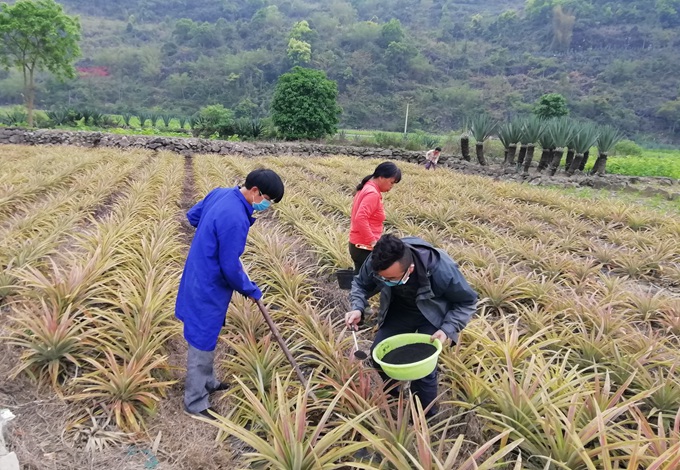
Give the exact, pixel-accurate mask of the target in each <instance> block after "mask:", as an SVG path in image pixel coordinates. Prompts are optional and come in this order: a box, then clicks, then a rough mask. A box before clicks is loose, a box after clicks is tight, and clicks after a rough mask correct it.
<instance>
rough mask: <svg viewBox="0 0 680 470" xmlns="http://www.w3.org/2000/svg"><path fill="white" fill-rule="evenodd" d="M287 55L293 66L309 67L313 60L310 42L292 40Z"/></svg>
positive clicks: (289, 42)
mask: <svg viewBox="0 0 680 470" xmlns="http://www.w3.org/2000/svg"><path fill="white" fill-rule="evenodd" d="M287 54H288V59H289V60H290V61H291V63H292V64H294V65H307V64H308V63H309V62H310V61H311V60H312V46H311V45H310V44H309V43H308V42H305V41H300V40H299V39H295V38H290V40H289V41H288V50H287Z"/></svg>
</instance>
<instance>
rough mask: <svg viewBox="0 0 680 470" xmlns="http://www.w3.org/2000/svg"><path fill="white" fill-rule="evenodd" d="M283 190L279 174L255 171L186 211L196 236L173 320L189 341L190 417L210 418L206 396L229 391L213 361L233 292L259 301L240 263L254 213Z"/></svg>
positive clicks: (187, 386)
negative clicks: (238, 184) (242, 183)
mask: <svg viewBox="0 0 680 470" xmlns="http://www.w3.org/2000/svg"><path fill="white" fill-rule="evenodd" d="M283 191H284V186H283V182H282V181H281V178H280V177H279V175H277V174H276V173H275V172H274V171H272V170H268V169H258V170H254V171H252V172H251V173H249V174H248V176H247V177H246V181H245V185H244V186H243V187H239V186H237V187H235V188H217V189H213V190H212V191H211V192H210V193H209V194H208V195H207V196H206V197H205V198H204V199H203V200H202V201H199V202H198V203H197V204H196V205H195V206H194V207H192V208H191V209H190V210H189V212H187V219H189V223H190V224H191V225H193V226H194V227H196V234H195V235H194V239H193V241H192V242H191V247H190V249H189V255H188V256H187V260H186V264H185V265H184V272H183V273H182V279H181V281H180V284H179V291H178V293H177V302H176V305H175V316H176V317H177V318H178V319H179V320H181V321H182V322H184V338H185V339H186V340H187V343H189V351H188V356H187V376H186V382H185V387H184V410H185V411H186V412H187V413H189V414H191V415H196V416H202V417H205V418H209V419H214V418H213V416H212V415H211V414H210V411H212V410H211V408H210V402H209V395H210V394H211V393H213V392H216V391H219V390H225V389H226V388H227V385H226V384H225V383H223V382H220V381H219V380H217V379H216V378H215V373H214V370H213V362H214V356H215V347H216V346H217V338H218V336H219V334H220V330H221V329H222V326H224V323H225V319H226V314H227V307H228V306H229V302H230V301H231V296H232V293H233V292H234V291H236V292H239V293H240V294H243V295H244V296H246V297H250V298H251V299H253V300H258V299H260V298H261V297H262V292H261V291H260V289H259V288H258V287H257V285H256V284H255V283H254V282H253V281H251V280H250V278H249V277H248V275H247V274H246V273H245V271H244V270H243V265H242V264H241V259H240V257H241V254H243V250H244V249H245V246H246V238H247V237H248V231H249V230H250V227H251V225H253V223H254V222H255V219H254V218H253V211H262V210H265V209H266V208H268V207H269V205H270V204H271V203H272V202H279V201H280V200H281V198H282V197H283Z"/></svg>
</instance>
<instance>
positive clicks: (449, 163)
mask: <svg viewBox="0 0 680 470" xmlns="http://www.w3.org/2000/svg"><path fill="white" fill-rule="evenodd" d="M0 144H17V145H74V146H78V147H113V148H122V149H125V148H141V149H149V150H156V151H161V150H165V151H170V152H175V153H179V154H181V155H185V156H190V155H196V154H220V155H241V156H244V157H258V156H263V155H267V156H271V155H281V156H284V155H293V156H301V157H307V156H309V157H319V156H330V155H350V156H354V157H358V158H376V159H391V160H402V161H407V162H412V163H422V162H424V161H425V152H413V151H408V150H401V149H377V148H371V147H354V146H340V145H325V144H320V143H315V142H228V141H224V140H210V139H197V138H183V137H159V136H142V135H138V136H131V135H119V134H106V133H103V132H77V131H61V130H52V129H49V130H48V129H38V130H32V129H21V128H2V127H0ZM439 162H440V164H441V165H442V166H446V167H448V168H451V169H453V170H456V171H460V172H462V173H466V174H476V175H481V176H490V177H493V178H496V179H502V180H513V181H518V182H524V183H528V184H530V185H557V186H563V187H579V186H586V187H592V188H595V189H610V190H627V191H640V192H641V193H642V194H644V195H649V196H661V197H664V198H666V199H680V188H679V187H678V180H674V179H671V178H653V177H645V178H642V177H637V176H621V175H604V176H590V175H583V174H575V175H573V176H570V177H567V176H564V175H560V174H558V175H557V176H552V177H551V176H548V175H545V174H538V173H534V172H530V173H529V174H526V175H525V174H518V173H517V172H516V171H515V169H514V168H507V167H503V166H501V165H489V166H480V165H479V164H477V163H476V162H466V161H464V160H462V159H461V158H460V157H459V156H450V155H449V156H445V155H442V157H441V158H440V159H439ZM660 186H661V187H660Z"/></svg>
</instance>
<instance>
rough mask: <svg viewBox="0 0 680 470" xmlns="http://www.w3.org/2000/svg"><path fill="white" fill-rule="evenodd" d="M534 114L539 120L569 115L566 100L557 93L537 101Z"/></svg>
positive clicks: (548, 94) (546, 95)
mask: <svg viewBox="0 0 680 470" xmlns="http://www.w3.org/2000/svg"><path fill="white" fill-rule="evenodd" d="M534 114H535V115H536V116H538V117H540V118H541V119H551V118H558V117H562V116H566V115H568V114H569V108H567V100H566V99H565V98H564V96H562V95H560V94H559V93H547V94H545V95H543V96H541V97H540V98H539V99H538V102H537V103H536V105H535V106H534Z"/></svg>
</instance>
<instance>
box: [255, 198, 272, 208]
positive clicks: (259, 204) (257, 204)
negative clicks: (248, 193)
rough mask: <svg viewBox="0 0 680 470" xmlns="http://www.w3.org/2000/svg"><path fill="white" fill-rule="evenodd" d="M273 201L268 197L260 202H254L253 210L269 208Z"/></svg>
mask: <svg viewBox="0 0 680 470" xmlns="http://www.w3.org/2000/svg"><path fill="white" fill-rule="evenodd" d="M271 205H272V203H271V201H268V200H267V199H262V201H260V202H254V203H253V210H255V211H263V210H265V209H268V208H269V206H271Z"/></svg>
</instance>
